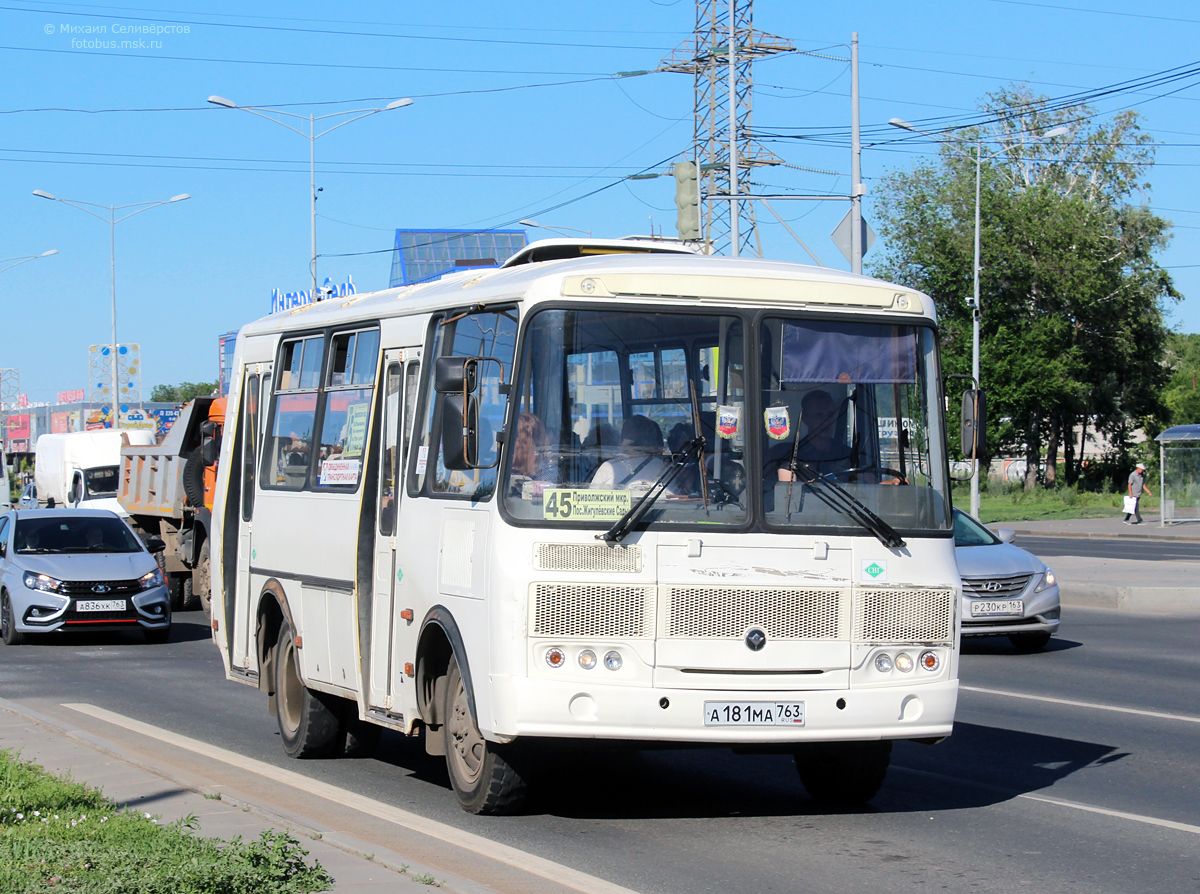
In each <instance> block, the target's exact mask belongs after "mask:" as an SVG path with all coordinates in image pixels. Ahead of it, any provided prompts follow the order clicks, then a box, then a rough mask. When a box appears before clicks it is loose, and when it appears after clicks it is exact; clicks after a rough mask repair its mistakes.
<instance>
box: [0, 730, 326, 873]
mask: <svg viewBox="0 0 1200 894" xmlns="http://www.w3.org/2000/svg"><path fill="white" fill-rule="evenodd" d="M197 826H198V824H197V823H196V820H195V818H194V817H187V818H186V819H183V820H180V821H178V822H176V823H172V824H170V825H160V824H159V823H158V822H157V821H156V820H155V819H154V818H153V817H151V816H150V814H147V813H139V812H137V811H130V810H122V809H120V808H119V807H118V806H117V805H116V804H114V803H113V802H111V801H109V800H108V799H106V798H105V797H104V796H103V795H101V794H100V793H99V792H98V791H96V790H95V789H91V788H88V787H87V786H85V785H81V784H80V783H77V782H73V781H71V780H70V779H67V778H64V777H60V776H53V775H51V774H49V773H47V772H46V771H45V770H43V769H42V768H41V767H40V766H38V765H37V764H35V763H32V762H29V761H22V760H20V759H19V758H18V757H17V756H15V755H14V754H13V753H11V752H9V751H4V750H0V891H3V892H6V894H33V892H38V894H41V892H46V891H53V892H64V894H66V892H70V894H258V892H264V891H270V892H272V894H275V892H279V894H305V892H315V891H324V890H326V889H328V888H329V887H330V885H332V884H333V879H332V878H330V876H329V874H328V873H327V872H326V871H325V870H324V869H323V868H322V867H321V864H320V863H319V862H317V861H316V860H313V861H312V862H311V863H309V862H307V861H306V860H305V857H307V856H308V852H307V851H305V850H302V849H301V848H300V845H299V843H298V842H297V841H296V840H295V839H294V838H292V837H291V836H290V835H287V834H286V833H282V832H272V831H270V830H266V831H264V832H263V833H262V834H261V835H260V836H259V838H258V839H256V840H252V841H243V840H242V839H241V838H234V839H233V840H231V841H228V842H225V841H221V840H219V839H215V838H204V837H201V836H200V835H197V834H196V829H197Z"/></svg>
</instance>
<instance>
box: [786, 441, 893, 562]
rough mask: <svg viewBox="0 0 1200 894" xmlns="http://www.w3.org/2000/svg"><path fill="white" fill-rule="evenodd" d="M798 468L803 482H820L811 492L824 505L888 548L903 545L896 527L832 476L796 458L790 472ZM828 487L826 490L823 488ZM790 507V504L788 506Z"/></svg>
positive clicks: (794, 471) (793, 472)
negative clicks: (802, 473)
mask: <svg viewBox="0 0 1200 894" xmlns="http://www.w3.org/2000/svg"><path fill="white" fill-rule="evenodd" d="M797 469H799V470H801V471H803V472H804V473H805V475H807V476H808V478H807V480H805V481H804V482H803V483H805V484H810V485H811V484H817V483H820V484H821V485H822V488H815V487H814V488H813V494H814V495H815V496H816V497H817V498H818V499H819V500H821V502H823V503H824V504H825V505H826V506H828V507H830V508H831V509H833V510H834V511H836V512H840V513H841V514H842V515H845V516H847V517H848V518H852V519H854V520H855V521H857V522H858V523H859V524H860V525H862V526H863V527H864V528H866V529H867V530H868V531H870V532H871V533H872V534H874V535H875V536H876V537H877V538H878V539H879V542H880V543H882V544H883V545H884V546H886V547H888V548H889V549H902V548H903V547H904V546H905V543H904V539H903V538H902V537H901V536H900V535H899V534H898V533H897V532H896V529H895V528H893V527H892V526H891V525H889V524H888V523H887V522H885V521H884V520H883V519H882V518H880V517H879V516H878V515H876V514H875V513H874V512H872V511H871V509H870V507H869V506H867V504H866V503H864V502H862V501H861V500H859V499H858V497H856V496H854V494H852V493H850V491H848V490H846V489H845V488H844V487H842V486H841V485H840V484H838V483H837V482H836V481H834V480H833V479H832V478H830V477H829V476H827V475H822V474H821V473H820V472H818V471H817V470H816V469H814V468H813V467H812V466H810V465H808V463H805V462H802V461H799V460H797V461H796V462H795V465H794V466H793V467H792V474H793V475H794V474H795V473H796V470H797ZM824 487H828V488H829V490H828V491H826V490H824V489H823V488H824ZM789 508H790V506H789Z"/></svg>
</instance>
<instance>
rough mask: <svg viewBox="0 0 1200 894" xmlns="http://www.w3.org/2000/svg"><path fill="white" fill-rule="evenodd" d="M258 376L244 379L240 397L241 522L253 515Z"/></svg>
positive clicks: (256, 446)
mask: <svg viewBox="0 0 1200 894" xmlns="http://www.w3.org/2000/svg"><path fill="white" fill-rule="evenodd" d="M258 387H259V383H258V376H247V377H246V390H245V393H244V394H243V395H242V418H243V419H244V420H245V422H244V423H243V426H242V432H243V435H242V520H243V521H250V518H251V516H252V515H253V514H254V458H255V451H256V450H257V448H258V396H259V391H258Z"/></svg>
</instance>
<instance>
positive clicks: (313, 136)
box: [208, 96, 413, 301]
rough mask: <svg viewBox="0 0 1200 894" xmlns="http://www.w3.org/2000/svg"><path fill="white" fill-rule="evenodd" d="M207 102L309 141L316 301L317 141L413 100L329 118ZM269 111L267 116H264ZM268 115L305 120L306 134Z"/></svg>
mask: <svg viewBox="0 0 1200 894" xmlns="http://www.w3.org/2000/svg"><path fill="white" fill-rule="evenodd" d="M208 101H209V102H211V103H212V104H213V105H215V106H221V107H222V108H225V109H241V110H242V111H243V112H249V113H250V114H251V115H257V116H258V117H259V118H264V119H266V120H267V121H273V122H274V123H275V124H278V125H279V126H280V127H286V128H287V129H288V130H290V131H291V132H292V133H298V134H300V136H302V137H304V138H305V139H306V140H308V192H309V196H310V197H311V202H310V207H311V212H310V215H309V218H310V226H309V230H310V234H311V240H312V253H311V255H310V259H309V265H308V267H309V271H310V272H311V273H312V298H313V301H316V300H317V148H316V147H317V140H319V139H320V138H321V137H323V136H325V135H326V134H327V133H331V132H332V131H335V130H337V129H338V128H339V127H345V126H346V125H347V124H349V123H351V122H352V121H357V120H358V119H360V118H367V117H369V116H371V115H376V114H378V113H379V112H390V111H391V110H392V109H400V108H403V107H404V106H411V105H412V102H413V101H412V100H411V99H409V98H407V97H405V98H404V99H397V100H396V101H395V102H389V103H388V104H387V105H386V106H384V107H383V108H379V109H349V110H347V111H345V112H330V113H329V114H328V115H313V114H312V113H309V114H308V115H297V114H296V113H295V112H285V111H283V110H282V109H277V108H273V107H271V106H239V105H238V104H237V103H236V102H234V101H233V100H232V99H226V98H225V97H223V96H210V97H209V98H208ZM267 112H269V113H270V114H264V113H267ZM271 115H286V116H287V117H289V118H299V119H300V120H301V121H304V120H307V121H308V133H305V132H304V131H302V130H300V129H299V128H297V127H292V125H290V124H288V123H287V122H286V121H280V120H279V119H278V118H272V117H271ZM345 115H353V116H354V117H353V118H349V119H347V120H345V121H341V122H339V123H337V124H335V125H333V127H330V128H327V129H325V130H323V131H321V132H320V133H317V122H318V121H324V120H325V119H326V118H341V117H343V116H345Z"/></svg>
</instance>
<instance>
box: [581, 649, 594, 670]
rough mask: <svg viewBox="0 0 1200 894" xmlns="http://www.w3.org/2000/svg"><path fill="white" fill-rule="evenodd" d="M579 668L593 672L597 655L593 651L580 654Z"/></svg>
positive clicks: (586, 650)
mask: <svg viewBox="0 0 1200 894" xmlns="http://www.w3.org/2000/svg"><path fill="white" fill-rule="evenodd" d="M579 666H580V667H582V668H583V669H584V670H589V671H590V670H591V669H592V668H593V667H595V666H596V653H595V652H593V651H592V650H591V649H584V650H583V651H582V652H580V653H579Z"/></svg>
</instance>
